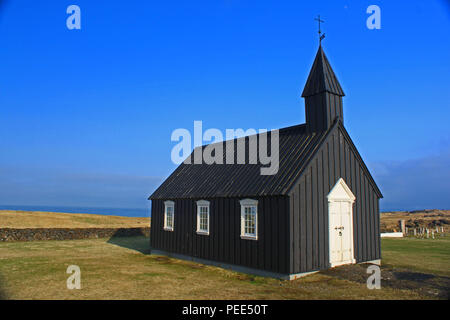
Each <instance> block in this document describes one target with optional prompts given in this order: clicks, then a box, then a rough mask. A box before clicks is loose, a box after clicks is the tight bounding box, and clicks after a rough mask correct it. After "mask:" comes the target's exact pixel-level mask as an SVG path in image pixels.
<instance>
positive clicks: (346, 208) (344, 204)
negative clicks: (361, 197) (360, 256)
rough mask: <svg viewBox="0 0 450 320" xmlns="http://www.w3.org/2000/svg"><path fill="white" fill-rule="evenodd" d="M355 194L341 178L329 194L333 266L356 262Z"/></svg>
mask: <svg viewBox="0 0 450 320" xmlns="http://www.w3.org/2000/svg"><path fill="white" fill-rule="evenodd" d="M354 201H355V196H354V195H353V193H352V192H351V190H350V189H349V188H348V186H347V185H346V184H345V181H344V180H343V179H342V178H341V179H339V181H338V182H337V183H336V185H335V186H334V187H333V189H332V190H331V191H330V193H329V194H328V218H329V220H328V221H329V241H330V243H329V248H330V263H331V266H332V267H334V266H338V265H341V264H349V263H355V258H354V253H353V252H354V250H353V209H352V208H353V202H354Z"/></svg>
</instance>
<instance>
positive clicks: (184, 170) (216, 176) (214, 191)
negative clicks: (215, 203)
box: [149, 124, 335, 199]
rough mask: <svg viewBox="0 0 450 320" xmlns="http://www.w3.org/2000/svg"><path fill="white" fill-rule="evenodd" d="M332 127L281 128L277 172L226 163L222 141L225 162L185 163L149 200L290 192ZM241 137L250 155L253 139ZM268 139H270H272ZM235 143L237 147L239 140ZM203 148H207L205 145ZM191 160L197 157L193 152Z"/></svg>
mask: <svg viewBox="0 0 450 320" xmlns="http://www.w3.org/2000/svg"><path fill="white" fill-rule="evenodd" d="M333 127H335V126H333ZM333 127H331V128H330V130H332V128H333ZM330 130H328V131H323V132H319V133H317V132H315V133H313V132H308V130H307V128H306V125H305V124H301V125H297V126H292V127H287V128H283V129H280V130H279V170H278V172H277V173H276V174H274V175H261V172H260V168H261V167H268V165H262V164H260V163H258V164H249V163H248V161H246V164H237V163H236V161H235V164H225V150H226V149H225V142H221V143H223V150H224V162H223V163H224V164H215V163H214V164H206V163H202V164H184V163H182V164H180V165H179V167H178V168H177V169H176V170H175V171H174V172H173V173H172V174H171V175H170V176H169V177H168V178H167V179H166V180H165V181H164V183H163V184H162V185H161V186H160V187H159V188H158V189H157V190H156V191H155V192H154V193H153V194H152V195H151V196H150V198H149V199H170V198H173V199H180V198H211V197H245V196H267V195H283V194H287V192H288V191H289V189H290V187H291V185H292V184H293V183H294V182H295V181H296V179H297V178H298V177H299V175H300V174H301V172H302V169H303V168H304V166H305V164H307V163H308V160H309V159H310V158H311V156H312V155H313V153H314V151H315V150H316V149H317V148H318V146H320V144H321V142H322V141H323V140H324V138H325V136H326V135H327V133H328V132H329V131H330ZM258 135H259V134H258ZM239 139H245V150H246V155H248V154H249V138H248V137H244V138H239ZM234 140H237V139H234ZM267 140H268V142H270V139H269V138H267ZM258 141H259V137H258ZM234 145H235V146H236V141H235V143H234ZM202 148H205V146H203V147H202ZM235 149H236V148H235ZM268 150H270V148H268ZM235 153H236V152H235ZM247 157H248V156H247ZM191 159H193V153H192V154H191Z"/></svg>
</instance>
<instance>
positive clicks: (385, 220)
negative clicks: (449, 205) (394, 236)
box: [380, 210, 450, 232]
mask: <svg viewBox="0 0 450 320" xmlns="http://www.w3.org/2000/svg"><path fill="white" fill-rule="evenodd" d="M399 220H405V221H406V225H407V226H409V227H410V228H412V227H415V226H416V227H419V226H420V227H425V228H432V225H434V224H435V223H436V221H441V223H440V224H441V225H442V226H443V227H444V229H445V230H446V232H447V231H448V224H446V223H450V210H427V211H417V212H408V211H395V212H382V213H381V216H380V226H381V232H392V231H400V227H399V225H398V221H399ZM416 224H417V225H416Z"/></svg>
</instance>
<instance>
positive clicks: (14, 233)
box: [0, 227, 150, 242]
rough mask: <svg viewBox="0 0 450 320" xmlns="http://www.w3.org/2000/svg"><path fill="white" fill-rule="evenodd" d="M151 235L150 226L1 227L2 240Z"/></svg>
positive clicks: (0, 239) (0, 238) (0, 235)
mask: <svg viewBox="0 0 450 320" xmlns="http://www.w3.org/2000/svg"><path fill="white" fill-rule="evenodd" d="M149 235H150V228H149V227H147V228H74V229H70V228H29V229H12V228H2V229H0V242H4V241H34V240H74V239H95V238H111V237H133V236H146V237H148V236H149Z"/></svg>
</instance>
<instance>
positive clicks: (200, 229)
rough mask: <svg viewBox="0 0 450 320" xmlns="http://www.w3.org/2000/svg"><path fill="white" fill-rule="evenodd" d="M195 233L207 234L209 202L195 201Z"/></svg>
mask: <svg viewBox="0 0 450 320" xmlns="http://www.w3.org/2000/svg"><path fill="white" fill-rule="evenodd" d="M197 233H198V234H205V235H208V234H209V201H206V200H199V201H197Z"/></svg>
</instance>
